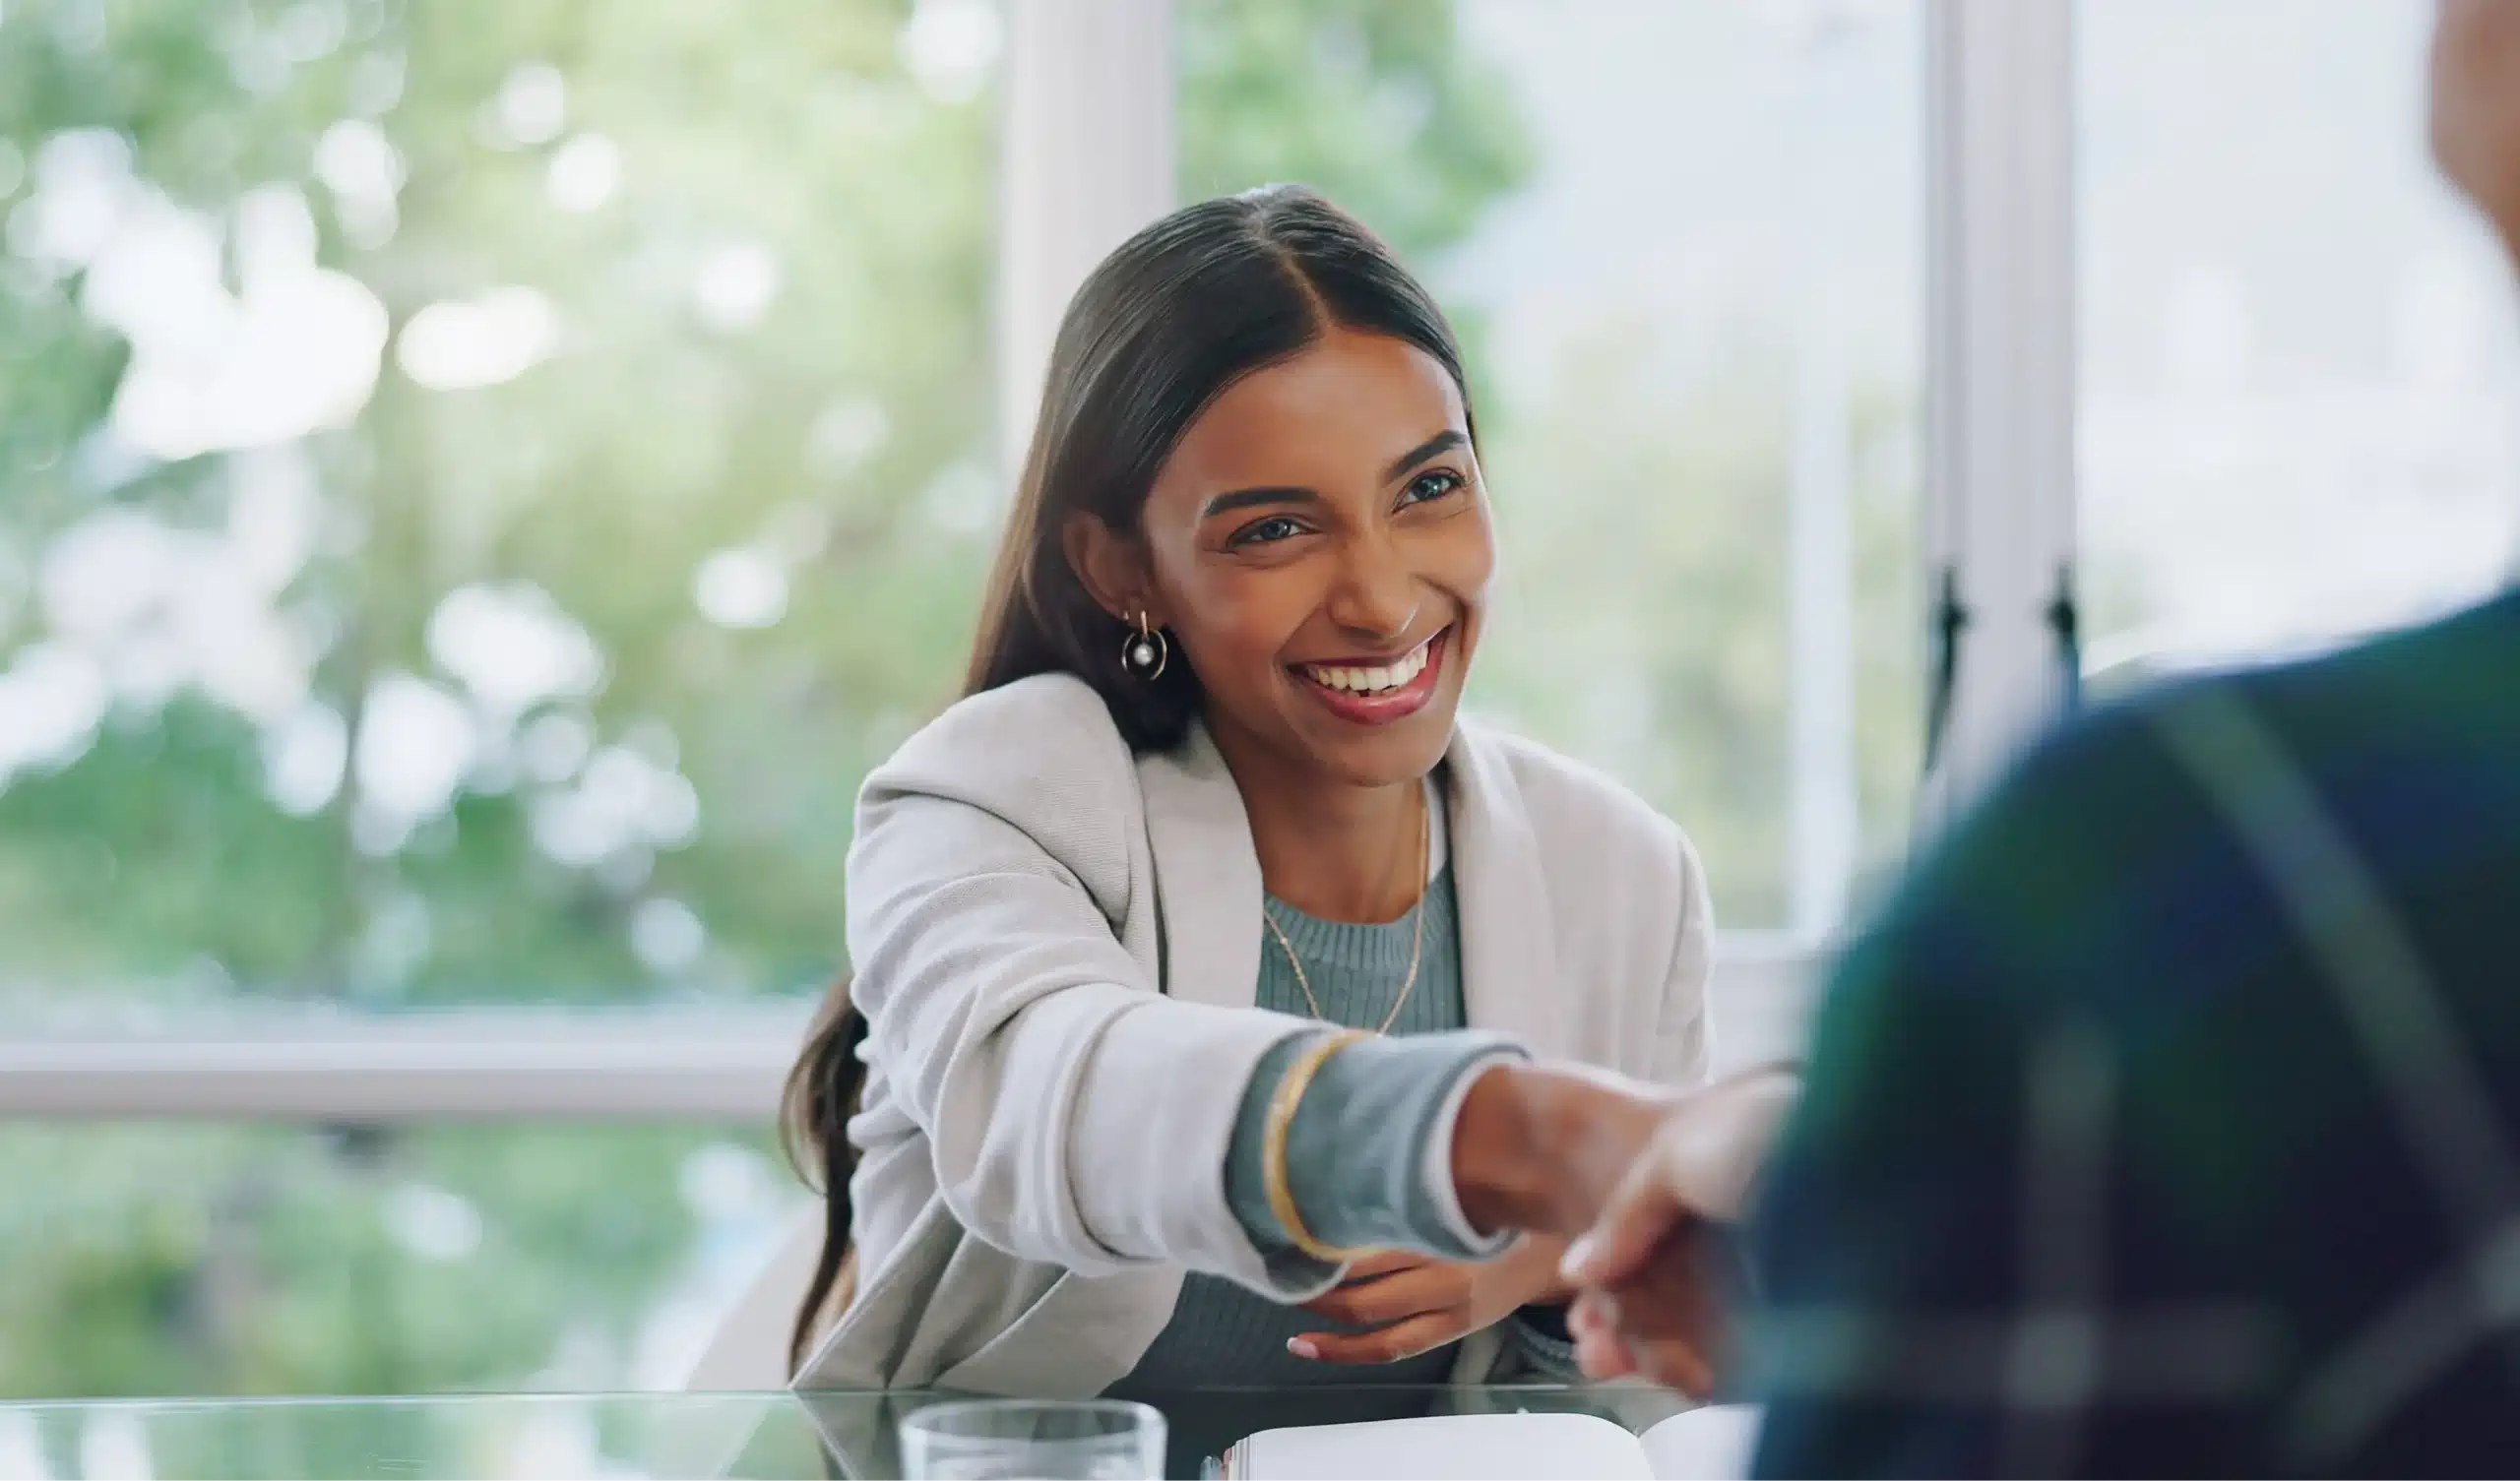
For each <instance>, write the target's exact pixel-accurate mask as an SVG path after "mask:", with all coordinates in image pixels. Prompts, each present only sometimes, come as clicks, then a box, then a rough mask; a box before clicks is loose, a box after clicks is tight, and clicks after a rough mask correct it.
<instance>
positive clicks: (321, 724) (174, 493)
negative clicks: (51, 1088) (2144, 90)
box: [0, 0, 1523, 1469]
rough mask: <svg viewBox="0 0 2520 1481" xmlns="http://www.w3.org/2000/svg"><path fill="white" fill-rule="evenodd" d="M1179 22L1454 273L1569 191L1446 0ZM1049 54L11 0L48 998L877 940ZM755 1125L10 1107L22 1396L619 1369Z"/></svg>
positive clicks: (996, 496) (971, 5)
mask: <svg viewBox="0 0 2520 1481" xmlns="http://www.w3.org/2000/svg"><path fill="white" fill-rule="evenodd" d="M1180 30H1181V46H1182V54H1183V57H1184V59H1185V61H1184V66H1185V74H1184V84H1183V96H1182V108H1183V121H1182V126H1183V136H1184V156H1185V161H1187V163H1186V165H1185V169H1186V171H1187V173H1188V175H1189V177H1190V178H1193V179H1196V178H1199V177H1200V176H1202V175H1209V176H1214V177H1216V178H1219V179H1223V178H1225V177H1226V176H1229V175H1234V174H1237V173H1239V172H1240V171H1242V170H1243V169H1245V168H1246V166H1248V167H1257V166H1258V164H1259V163H1260V162H1261V156H1263V155H1270V157H1271V158H1272V159H1274V160H1275V161H1277V163H1279V164H1280V165H1282V166H1284V165H1292V171H1291V172H1292V173H1295V174H1299V175H1304V176H1309V177H1311V178H1314V179H1317V180H1319V181H1320V182H1321V183H1323V184H1325V185H1326V186H1327V187H1328V188H1330V189H1331V190H1332V191H1333V193H1334V194H1336V195H1338V196H1339V197H1340V198H1341V199H1342V200H1343V201H1345V202H1347V203H1348V204H1349V205H1351V206H1352V207H1354V208H1355V209H1356V210H1358V211H1359V212H1360V213H1361V214H1362V215H1363V216H1366V218H1367V219H1369V220H1373V221H1375V222H1376V223H1378V224H1379V225H1380V226H1382V228H1383V229H1385V230H1386V231H1388V232H1390V233H1391V234H1392V235H1393V236H1394V238H1395V239H1396V240H1397V241H1399V242H1400V243H1401V245H1402V246H1403V247H1404V248H1406V249H1408V250H1411V251H1413V252H1423V253H1434V252H1439V251H1440V250H1442V249H1443V248H1445V247H1446V246H1448V245H1450V244H1451V243H1453V242H1455V241H1458V240H1459V239H1460V238H1461V237H1462V236H1463V235H1464V234H1465V233H1466V232H1467V231H1468V229H1469V228H1470V225H1471V224H1472V223H1473V222H1474V221H1475V220H1476V219H1477V218H1478V216H1479V215H1480V213H1481V210H1482V208H1483V207H1484V206H1485V205H1486V204H1487V203H1488V202H1490V201H1492V200H1493V199H1495V198H1496V197H1497V196H1499V195H1500V194H1501V193H1503V192H1504V191H1506V190H1507V189H1509V188H1510V187H1511V186H1512V185H1513V184H1514V182H1515V181H1516V180H1517V179H1518V178H1519V174H1520V170H1521V169H1522V167H1523V166H1522V162H1521V161H1522V158H1523V153H1522V146H1521V145H1520V143H1519V142H1518V140H1519V125H1518V124H1517V123H1516V121H1515V119H1514V116H1513V113H1512V110H1511V109H1510V108H1508V107H1505V106H1504V105H1503V103H1502V100H1501V98H1499V97H1497V96H1495V95H1492V94H1493V93H1494V90H1493V87H1492V79H1490V78H1489V76H1488V74H1487V72H1486V71H1485V69H1484V68H1483V67H1482V66H1481V64H1480V63H1479V62H1478V61H1477V60H1476V59H1475V58H1473V57H1472V56H1470V55H1469V54H1468V53H1467V51H1466V49H1465V47H1464V46H1463V44H1462V43H1461V41H1460V40H1459V38H1458V37H1457V36H1456V35H1455V33H1454V31H1453V29H1452V26H1451V21H1450V14H1449V6H1448V4H1446V3H1444V0H1407V3H1386V0H1304V3H1302V4H1300V5H1285V6H1281V5H1225V4H1212V3H1185V4H1184V6H1183V8H1182V17H1181V28H1180ZM1001 32H1002V28H1001V27H1000V25H999V24H998V20H997V17H996V14H995V11H994V10H993V9H992V8H991V7H990V6H989V5H988V4H987V3H985V0H922V3H921V4H919V5H918V6H916V7H915V8H914V7H913V6H911V5H909V4H907V3H903V0H720V3H716V4H709V5H694V4H690V3H687V0H523V3H520V0H425V3H417V0H12V3H10V4H8V5H7V6H6V7H5V9H0V214H5V215H6V216H7V238H6V240H7V252H6V254H5V256H0V921H5V922H6V923H7V925H6V930H5V933H0V934H5V938H6V943H7V944H6V947H5V950H0V1015H5V1016H6V1017H7V1018H8V1019H9V1021H12V1022H15V1023H19V1024H27V1025H47V1026H65V1025H71V1024H79V1023H86V1024H103V1025H111V1026H125V1025H129V1024H131V1023H133V1022H135V1021H138V1022H141V1023H144V1024H150V1025H155V1026H158V1027H170V1026H171V1027H176V1028H180V1025H181V1023H182V1022H183V1021H185V1019H186V1018H190V1017H194V1016H198V1015H201V1014H204V1013H210V1012H224V1011H228V1010H231V1009H233V1008H235V1007H237V1006H240V1005H243V1006H251V1005H256V1004H270V1003H274V1002H276V1001H281V1000H338V1001H340V1002H342V1003H344V1004H345V1005H347V1006H349V1007H354V1008H358V1009H379V1010H382V1009H400V1008H419V1007H431V1006H442V1005H449V1004H456V1003H504V1002H531V1003H537V1004H550V1003H554V1002H558V1003H568V1004H590V1005H592V1004H617V1003H625V1002H633V1001H642V1000H656V999H671V998H703V999H713V1000H725V999H731V998H736V997H748V996H754V995H760V994H776V993H786V992H792V991H795V990H798V989H801V988H807V987H810V986H812V985H813V984H815V983H817V982H819V981H820V980H821V979H822V978H823V977H824V976H825V975H826V974H827V973H829V972H830V971H831V970H832V968H833V967H834V965H835V963H836V958H837V956H838V952H839V927H838V922H839V921H840V919H841V901H840V880H841V866H842V860H843V856H844V853H845V850H846V847H847V843H848V833H849V822H850V805H851V798H852V795H853V792H854V788H855V785H856V781H857V778H858V777H859V776H860V774H862V772H863V771H864V770H865V769H866V767H867V766H868V765H870V764H871V763H872V762H873V761H874V760H876V759H877V758H879V757H880V756H882V755H883V754H884V753H885V752H886V751H888V750H889V749H890V748H891V746H893V745H894V744H895V743H897V741H898V740H899V738H900V737H901V736H903V735H904V734H906V733H907V731H908V730H909V729H910V728H911V727H912V726H913V725H914V724H915V723H916V722H917V721H918V719H919V718H920V717H921V716H922V715H924V714H926V713H928V712H930V711H932V710H934V709H935V708H937V707H938V706H939V705H941V704H942V703H944V702H945V701H946V700H948V699H950V697H951V693H952V689H953V685H954V682H955V679H956V677H957V676H958V675H959V673H960V670H961V658H962V650H963V648H964V647H965V645H966V643H967V641H968V634H969V632H970V627H971V623H972V621H973V611H972V603H973V601H974V599H975V596H976V592H977V583H978V577H979V574H980V570H981V567H982V564H983V561H984V558H985V554H986V546H987V544H988V541H989V539H990V537H991V535H992V533H993V525H994V521H995V519H996V515H997V511H998V509H999V508H1000V504H1001V490H1000V487H999V483H998V479H997V476H996V474H995V472H994V468H995V467H996V460H995V457H994V453H993V450H992V449H990V448H989V447H988V445H987V438H988V436H989V428H990V426H991V424H992V417H991V408H990V406H989V405H988V398H987V391H986V388H987V387H988V386H989V385H990V384H991V378H990V376H989V375H988V373H987V366H988V359H989V354H990V346H989V335H988V315H987V312H986V304H987V300H988V296H989V284H990V280H991V275H990V272H989V267H990V258H991V250H992V249H991V233H990V202H991V197H992V170H993V166H992V159H993V154H994V150H993V145H992V140H991V118H992V110H991V90H990V78H991V76H992V67H993V63H994V60H995V49H996V46H997V44H998V37H999V36H1000V34H1001ZM1298 118H1299V119H1301V120H1303V122H1304V127H1303V128H1302V130H1301V131H1300V133H1299V138H1298V136H1297V135H1296V134H1295V133H1294V132H1293V131H1290V130H1289V129H1288V127H1287V124H1288V121H1289V120H1291V119H1298ZM1273 136H1275V137H1278V138H1279V139H1280V141H1281V143H1282V144H1284V143H1286V142H1288V141H1290V140H1292V141H1294V142H1296V143H1299V144H1300V149H1299V150H1298V152H1297V153H1295V154H1292V155H1290V154H1283V153H1281V154H1270V152H1271V150H1272V149H1273V148H1275V146H1272V145H1271V144H1270V140H1271V139H1272V137H1273ZM713 1140H714V1139H713V1138H711V1137H710V1136H709V1134H707V1133H705V1132H703V1131H699V1130H692V1131H688V1132H680V1131H677V1132H670V1133H668V1132H618V1133H603V1134H600V1135H597V1134H587V1135H585V1136H578V1135H575V1134H571V1133H568V1132H566V1131H563V1130H558V1129H551V1130H536V1131H531V1132H529V1131H499V1132H495V1133H493V1132H481V1133H473V1134H464V1135H460V1136H459V1135H456V1134H452V1133H449V1134H431V1135H429V1136H427V1137H422V1138H418V1139H404V1140H396V1141H388V1142H371V1141H368V1140H364V1139H353V1140H352V1141H350V1142H347V1143H346V1142H341V1141H338V1140H325V1139H321V1138H316V1137H311V1136H308V1135H305V1134H299V1133H283V1132H265V1131H253V1132H246V1131H236V1132H228V1131H223V1130H217V1129H198V1128H196V1129H184V1130H176V1129H169V1128H149V1127H136V1128H94V1129H77V1130H57V1129H21V1130H18V1131H15V1132H12V1133H10V1134H9V1135H8V1136H7V1137H6V1138H5V1139H0V1181H5V1182H6V1183H7V1184H8V1185H9V1186H10V1187H11V1188H12V1189H13V1195H12V1198H11V1200H10V1202H9V1205H8V1207H7V1209H6V1210H5V1211H0V1268H4V1269H5V1271H6V1273H5V1275H0V1391H5V1392H8V1393H13V1394H38V1393H65V1392H88V1393H111V1392H146V1391H161V1392H162V1391H189V1392H212V1391H221V1390H239V1391H291V1390H294V1391H309V1390H312V1391H354V1390H360V1389H367V1390H378V1389H431V1388H454V1387H468V1386H482V1385H496V1384H516V1383H522V1382H531V1381H533V1379H534V1377H535V1376H536V1374H538V1373H544V1372H551V1371H557V1372H560V1373H562V1374H563V1375H564V1376H565V1377H567V1378H568V1379H569V1380H570V1381H573V1382H577V1383H581V1384H590V1385H591V1384H597V1383H601V1382H605V1381H617V1380H618V1379H619V1378H620V1376H621V1371H622V1370H621V1361H622V1360H621V1359H620V1357H619V1354H621V1353H623V1352H625V1351H626V1350H627V1349H628V1348H629V1346H630V1344H631V1343H632V1341H633V1340H634V1337H635V1335H636V1333H635V1330H634V1327H635V1325H636V1323H637V1322H638V1320H639V1319H640V1317H641V1316H642V1315H643V1308H644V1307H645V1306H647V1305H648V1304H650V1303H651V1302H652V1301H653V1299H654V1298H655V1297H656V1296H657V1295H658V1293H659V1292H660V1291H661V1290H662V1288H663V1287H664V1286H665V1285H666V1284H667V1283H668V1282H669V1281H670V1280H672V1279H674V1278H676V1274H677V1271H679V1270H682V1269H683V1268H685V1267H686V1266H687V1265H689V1264H690V1262H691V1261H692V1260H693V1258H694V1256H693V1254H692V1251H691V1246H692V1243H693V1239H694V1237H695V1231H696V1230H697V1229H698V1228H699V1227H700V1224H701V1220H702V1217H703V1214H702V1212H701V1211H699V1210H697V1209H696V1208H695V1205H694V1204H693V1203H692V1200H691V1198H690V1197H689V1196H688V1190H686V1188H685V1187H684V1183H685V1181H686V1175H687V1173H688V1171H689V1168H690V1165H691V1158H692V1157H693V1156H694V1154H695V1153H696V1152H698V1151H699V1149H700V1148H701V1147H702V1146H703V1145H704V1144H705V1143H708V1142H711V1141H713ZM468 1220H470V1221H471V1222H470V1223H468ZM468 1231H469V1232H468ZM590 1340H592V1341H593V1342H594V1343H595V1345H596V1347H597V1348H598V1349H599V1351H600V1352H604V1353H609V1354H612V1355H613V1356H612V1357H610V1358H609V1359H607V1360H605V1361H607V1362H608V1363H609V1367H604V1366H603V1365H602V1364H601V1363H599V1364H598V1365H597V1368H596V1369H594V1370H590V1369H589V1368H588V1366H587V1362H586V1361H585V1360H584V1359H583V1358H582V1357H576V1356H572V1354H573V1353H575V1352H576V1351H577V1349H578V1348H579V1347H581V1346H583V1345H585V1343H586V1342H588V1341H590ZM555 1364H556V1365H558V1367H557V1369H554V1368H553V1366H552V1365H555ZM317 1468H318V1469H321V1468H324V1467H322V1466H320V1465H319V1466H317ZM335 1468H338V1467H335Z"/></svg>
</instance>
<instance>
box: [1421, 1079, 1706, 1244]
mask: <svg viewBox="0 0 2520 1481" xmlns="http://www.w3.org/2000/svg"><path fill="white" fill-rule="evenodd" d="M1678 1099H1679V1097H1678V1096H1677V1095H1676V1094H1675V1093H1674V1092H1671V1091H1668V1090H1662V1089H1658V1088H1656V1087H1654V1086H1650V1085H1645V1084H1642V1083H1639V1082H1637V1081H1635V1080H1622V1079H1620V1078H1619V1077H1617V1076H1615V1075H1611V1074H1609V1073H1608V1072H1607V1071H1601V1070H1593V1069H1589V1068H1586V1067H1584V1066H1579V1065H1556V1064H1551V1065H1505V1066H1499V1067H1497V1068H1495V1069H1492V1070H1489V1071H1487V1072H1486V1073H1484V1074H1482V1075H1481V1076H1480V1077H1479V1079H1478V1080H1475V1081H1473V1082H1472V1084H1471V1087H1470V1091H1469V1093H1468V1094H1467V1095H1465V1096H1464V1097H1463V1098H1462V1107H1461V1116H1460V1119H1459V1120H1457V1121H1456V1122H1455V1123H1454V1124H1453V1147H1452V1153H1453V1189H1454V1192H1455V1193H1456V1194H1457V1195H1458V1196H1459V1198H1460V1200H1461V1207H1462V1212H1463V1213H1464V1214H1466V1215H1468V1217H1469V1219H1470V1221H1471V1223H1472V1224H1473V1225H1474V1226H1476V1227H1477V1228H1478V1229H1479V1230H1480V1231H1481V1233H1486V1232H1490V1231H1493V1230H1497V1229H1520V1230H1523V1231H1526V1232H1528V1233H1534V1234H1549V1235H1557V1236H1561V1237H1570V1238H1571V1237H1572V1236H1574V1235H1577V1234H1580V1233H1582V1232H1584V1230H1586V1229H1587V1228H1590V1227H1591V1226H1592V1223H1593V1221H1594V1219H1596V1218H1597V1217H1599V1216H1600V1214H1601V1210H1602V1204H1603V1203H1604V1202H1605V1201H1606V1200H1607V1199H1608V1198H1609V1196H1610V1193H1611V1191H1612V1190H1613V1189H1615V1188H1616V1187H1617V1186H1618V1183H1619V1180H1620V1179H1621V1178H1623V1177H1625V1176H1626V1175H1627V1170H1628V1169H1629V1168H1630V1167H1631V1166H1633V1165H1634V1164H1635V1162H1636V1159H1637V1157H1638V1156H1639V1155H1641V1154H1642V1153H1643V1152H1644V1150H1645V1148H1646V1146H1647V1145H1648V1144H1649V1143H1650V1142H1652V1141H1653V1139H1654V1134H1655V1132H1656V1131H1657V1130H1658V1129H1659V1128H1660V1127H1661V1126H1662V1124H1663V1118H1664V1115H1665V1113H1666V1112H1668V1111H1669V1110H1670V1109H1671V1107H1672V1106H1673V1105H1674V1104H1675V1103H1676V1102H1677V1101H1678Z"/></svg>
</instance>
